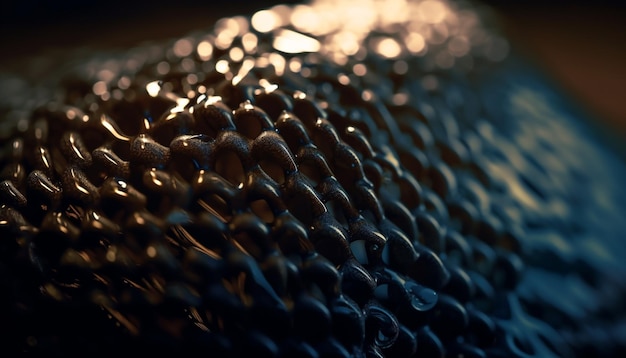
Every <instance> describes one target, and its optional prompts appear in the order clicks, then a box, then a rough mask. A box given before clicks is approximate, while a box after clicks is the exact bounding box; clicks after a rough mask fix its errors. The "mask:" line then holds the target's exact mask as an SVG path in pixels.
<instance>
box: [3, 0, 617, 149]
mask: <svg viewBox="0 0 626 358" xmlns="http://www.w3.org/2000/svg"><path fill="white" fill-rule="evenodd" d="M298 2H299V1H294V0H284V1H269V0H257V1H244V0H228V1H220V2H217V1H210V0H205V1H194V0H180V1H171V0H170V1H161V0H153V1H147V0H136V1H128V0H127V1H122V0H109V1H102V0H92V1H79V0H66V1H46V0H22V1H12V2H9V3H8V4H5V5H4V6H3V8H4V9H3V11H2V14H0V50H1V53H2V56H0V73H1V72H13V73H19V72H20V71H24V70H25V69H28V70H29V71H31V73H34V74H35V75H37V74H38V72H37V71H41V73H40V74H41V75H42V76H43V75H45V71H47V70H49V69H47V68H45V67H38V65H37V62H36V61H34V62H33V60H32V59H34V58H37V56H41V55H44V56H45V55H46V54H57V55H58V54H61V55H62V54H63V53H64V52H65V51H67V50H68V49H72V48H75V47H77V46H89V47H95V48H103V49H107V48H123V47H127V46H132V45H135V44H138V43H140V42H142V41H146V40H158V39H160V38H165V37H176V36H182V35H185V34H187V33H189V31H191V30H196V29H204V28H206V29H209V28H210V26H211V24H212V23H213V22H214V21H215V20H216V19H218V18H220V17H223V16H226V15H234V14H247V13H252V12H254V11H255V10H257V9H261V8H264V7H268V6H271V5H274V4H276V3H298ZM479 3H483V4H486V5H487V6H490V7H492V8H493V9H494V10H495V12H496V14H497V16H498V19H499V21H500V22H501V26H502V29H503V30H504V32H505V33H506V35H508V37H509V39H510V40H511V43H512V45H513V48H514V49H517V50H518V52H522V53H524V54H525V55H526V56H527V57H528V59H529V61H531V62H534V64H535V65H536V66H537V67H538V68H540V69H541V70H542V71H543V72H544V73H545V74H546V76H547V77H549V78H550V79H551V80H553V81H554V83H555V84H556V85H557V86H559V87H560V88H561V90H562V91H563V93H565V94H566V95H568V96H570V97H571V98H572V99H573V101H574V102H577V103H578V104H579V105H580V107H581V108H582V109H583V110H585V111H588V112H589V113H590V115H591V116H592V117H593V118H597V120H598V121H600V122H602V125H606V126H607V132H610V134H611V135H612V136H613V137H614V138H615V140H616V141H623V142H624V143H626V88H625V87H626V31H624V27H623V26H624V23H625V20H626V5H625V4H624V3H626V2H622V3H620V2H615V1H606V0H605V1H602V0H601V1H565V0H563V1H559V0H557V1H538V0H537V1H532V0H530V1H521V0H519V1H518V0H482V1H479ZM33 71H34V72H33ZM620 150H621V149H620ZM620 156H622V157H626V152H624V153H620Z"/></svg>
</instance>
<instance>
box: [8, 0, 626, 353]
mask: <svg viewBox="0 0 626 358" xmlns="http://www.w3.org/2000/svg"><path fill="white" fill-rule="evenodd" d="M394 4H395V5H394ZM365 5H368V6H370V7H369V8H368V7H367V6H365ZM377 6H390V7H392V6H400V7H399V8H398V9H395V11H391V10H393V9H389V8H386V11H384V12H382V13H379V12H377V10H380V9H379V8H377ZM368 9H369V10H368ZM405 12H406V13H405ZM390 13H392V14H394V15H393V16H390V15H389V14H390ZM337 14H343V15H345V14H350V16H348V18H349V19H358V20H359V21H357V22H356V23H352V22H351V21H348V22H347V23H341V22H340V21H339V22H337V21H334V20H333V19H335V20H336V17H337ZM479 14H480V13H477V12H475V10H474V9H473V8H472V7H468V6H467V5H465V6H463V5H462V4H457V3H452V2H442V1H434V0H425V1H415V2H391V1H390V2H387V3H385V2H371V3H370V2H364V3H363V4H360V3H350V2H337V3H329V2H324V1H318V2H314V3H313V4H312V5H310V6H308V5H307V6H304V5H299V6H294V7H286V6H277V7H274V8H272V9H268V10H266V11H261V12H258V13H257V14H255V15H254V16H251V17H243V16H239V17H233V18H225V19H222V20H220V21H218V23H217V24H216V26H215V27H214V28H213V29H212V30H211V31H209V32H207V33H198V34H192V35H189V36H188V37H184V38H181V39H176V40H174V41H171V42H167V43H166V42H164V43H160V44H158V45H155V46H146V47H140V48H137V49H133V50H132V51H129V52H128V53H125V54H122V55H115V56H113V55H110V56H104V55H100V56H95V57H92V58H85V59H84V61H83V62H82V63H80V65H79V66H78V68H74V69H73V72H72V73H71V74H70V75H67V74H65V75H64V77H63V79H62V80H61V81H59V82H58V84H57V85H56V86H55V87H53V91H52V92H46V93H48V98H47V99H46V100H45V101H43V102H41V103H37V105H36V106H33V105H32V102H26V101H25V103H27V104H28V107H29V112H28V117H25V118H20V119H19V120H17V121H15V122H13V124H14V127H13V128H12V129H11V130H10V132H8V133H6V134H5V133H3V138H6V142H7V145H6V148H5V150H4V151H3V153H2V156H1V157H0V160H1V164H2V169H3V170H2V173H1V175H2V177H1V178H0V179H1V180H2V181H1V183H0V198H1V200H2V201H1V203H2V207H1V208H0V230H1V233H2V239H1V240H2V241H1V243H2V244H1V245H0V249H1V251H0V254H1V263H2V266H1V268H2V272H1V273H0V274H1V277H2V281H1V284H2V286H3V292H5V294H3V298H2V301H1V302H0V303H1V304H2V315H3V317H4V319H3V320H2V323H1V324H2V327H3V332H7V333H5V335H4V337H3V339H6V342H5V343H4V344H3V349H8V350H9V351H10V352H12V353H18V352H28V353H46V354H60V355H79V354H80V355H86V354H96V355H100V354H107V355H113V354H148V355H149V354H157V355H162V354H168V355H171V354H204V355H207V356H210V357H214V356H225V357H236V356H240V357H253V356H254V357H275V356H280V357H381V356H385V357H413V356H415V357H428V356H436V357H439V356H449V357H459V356H464V357H484V356H490V357H514V356H519V357H527V356H538V357H550V356H564V357H571V356H586V355H587V354H595V355H616V356H617V355H618V354H619V353H620V352H622V353H623V351H624V346H623V344H624V342H626V341H625V340H624V339H622V338H623V336H624V329H623V328H622V327H623V325H624V323H623V322H624V316H623V315H622V311H623V302H622V301H623V298H624V281H623V279H621V278H620V277H621V274H622V273H624V272H625V271H624V268H623V266H620V264H619V262H618V261H617V260H616V259H615V257H616V256H617V255H618V254H619V252H620V250H621V251H623V249H622V248H621V246H620V245H619V244H615V242H614V241H613V240H614V239H615V238H616V237H615V236H614V235H615V233H614V231H615V230H612V229H611V228H607V227H605V228H602V222H603V221H602V219H603V215H607V217H608V215H614V214H616V213H619V210H620V209H619V207H618V206H616V204H615V203H616V202H618V200H619V199H618V198H619V197H620V196H619V195H620V193H619V191H614V192H613V194H614V195H615V197H614V198H606V195H607V194H605V193H604V192H602V190H612V189H613V188H612V187H611V186H609V185H608V184H606V185H605V182H604V181H602V180H599V179H598V177H599V176H601V174H603V173H607V172H610V169H609V168H607V164H606V163H608V162H603V161H602V160H604V159H601V158H600V157H598V155H599V154H598V153H600V151H598V150H596V148H595V147H594V145H593V143H592V142H591V141H588V140H587V139H586V137H585V136H584V134H582V133H581V132H580V131H578V130H577V129H576V128H573V127H568V123H569V122H567V121H565V120H564V119H563V118H560V116H562V115H560V114H559V112H558V111H555V110H554V109H552V108H551V107H550V102H549V101H548V100H547V99H545V98H541V97H540V96H538V95H537V93H536V92H533V91H532V90H531V88H524V87H520V88H506V87H505V86H504V85H501V84H500V85H499V86H494V87H486V88H485V87H483V86H482V85H481V82H482V81H485V82H486V81H487V78H488V75H489V74H490V73H497V69H498V68H502V66H504V65H503V64H506V63H507V62H506V61H510V60H507V59H506V55H507V53H508V45H507V43H506V41H505V40H504V39H502V38H501V37H499V35H498V34H497V33H496V32H493V31H492V30H490V29H488V28H486V27H483V25H482V24H481V23H480V21H479V20H480V17H479ZM344 17H345V16H344ZM311 19H314V20H316V21H313V20H311ZM319 19H325V20H326V22H323V23H324V24H325V25H324V26H327V27H324V26H322V25H319V24H321V23H322V22H320V21H319ZM316 24H318V25H316ZM316 26H318V27H316ZM359 26H360V27H359ZM329 29H330V30H329ZM340 30H341V31H340ZM420 39H421V40H420ZM483 91H486V92H483ZM498 91H503V92H506V93H507V94H510V97H503V96H500V95H498V94H497V92H498ZM49 93H52V94H49ZM503 98H505V99H506V100H507V101H509V102H505V101H503ZM30 107H36V108H30ZM11 113H13V115H15V113H23V112H17V110H16V112H11ZM11 113H9V115H7V117H6V118H7V119H6V121H9V120H10V118H9V117H10V114H11ZM520 119H522V120H520ZM594 161H597V162H598V163H596V164H594V163H593V162H594ZM607 183H612V182H610V181H607ZM583 188H585V189H583ZM604 219H606V217H604ZM603 229H604V231H602V230H603ZM611 245H616V246H611Z"/></svg>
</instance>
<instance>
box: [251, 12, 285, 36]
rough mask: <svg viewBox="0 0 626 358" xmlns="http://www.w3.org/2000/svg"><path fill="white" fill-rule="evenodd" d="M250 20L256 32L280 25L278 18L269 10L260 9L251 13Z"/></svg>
mask: <svg viewBox="0 0 626 358" xmlns="http://www.w3.org/2000/svg"><path fill="white" fill-rule="evenodd" d="M251 22H252V27H253V28H254V29H255V30H257V31H258V32H270V31H272V30H274V29H275V28H277V27H278V26H279V25H280V18H279V17H278V16H277V15H276V13H274V12H273V11H271V10H261V11H257V12H256V13H255V14H254V15H252V19H251Z"/></svg>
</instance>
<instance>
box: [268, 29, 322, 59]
mask: <svg viewBox="0 0 626 358" xmlns="http://www.w3.org/2000/svg"><path fill="white" fill-rule="evenodd" d="M273 46H274V48H275V49H277V50H279V51H282V52H285V53H302V52H317V51H319V50H320V47H321V45H320V43H319V41H317V40H316V39H314V38H312V37H309V36H306V35H304V34H301V33H299V32H295V31H291V30H286V29H283V30H280V32H279V33H278V34H277V35H276V37H275V38H274V43H273Z"/></svg>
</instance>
